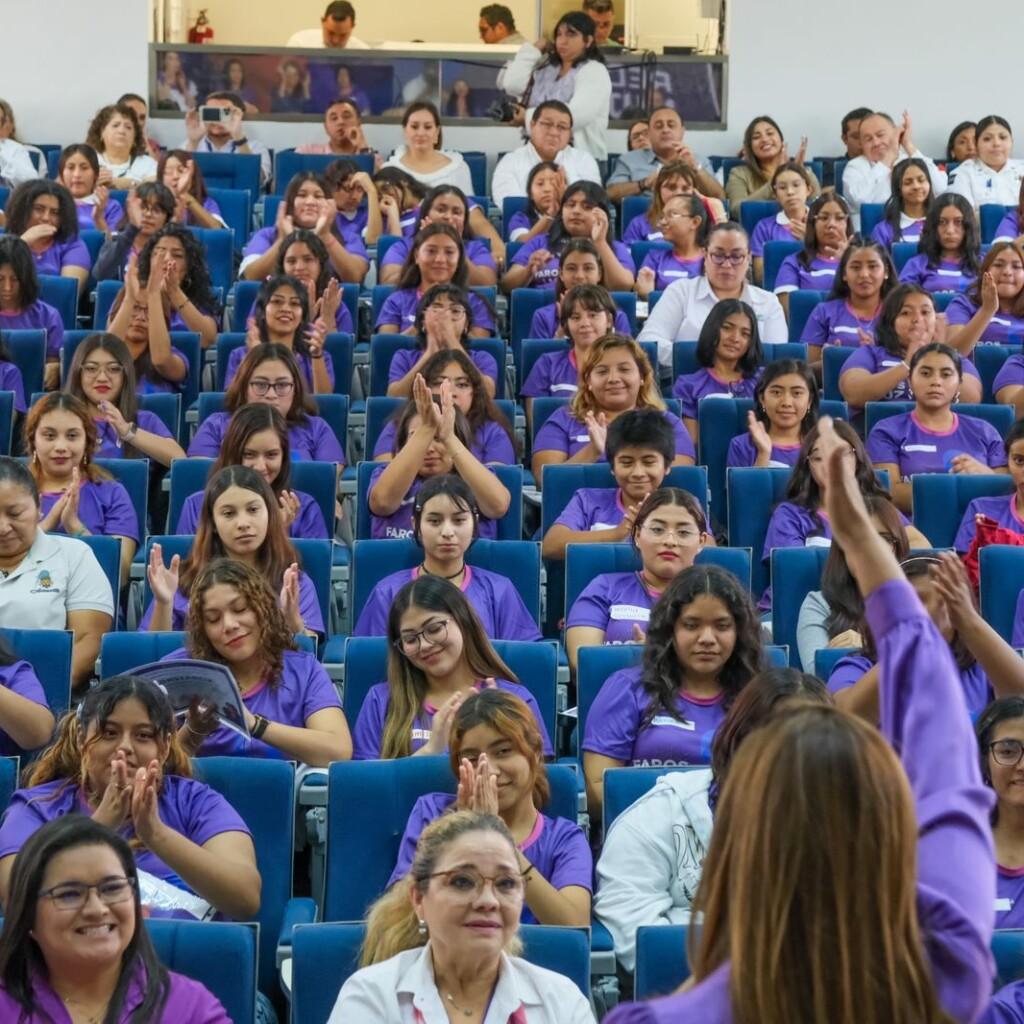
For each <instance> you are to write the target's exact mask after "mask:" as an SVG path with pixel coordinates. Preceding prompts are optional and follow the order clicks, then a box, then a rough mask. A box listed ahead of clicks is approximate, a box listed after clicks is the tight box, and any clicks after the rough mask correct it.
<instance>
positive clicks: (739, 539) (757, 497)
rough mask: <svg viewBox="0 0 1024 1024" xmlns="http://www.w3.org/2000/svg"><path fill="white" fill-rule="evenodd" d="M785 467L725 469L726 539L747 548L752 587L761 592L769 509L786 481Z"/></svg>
mask: <svg viewBox="0 0 1024 1024" xmlns="http://www.w3.org/2000/svg"><path fill="white" fill-rule="evenodd" d="M789 474H790V471H789V470H788V469H755V468H753V467H751V468H748V467H745V466H744V467H735V466H734V467H733V468H731V469H729V470H728V472H727V473H726V481H725V487H726V495H727V497H726V507H727V510H728V516H727V522H728V534H729V543H730V544H731V545H732V546H733V547H742V548H750V561H751V566H750V570H751V587H752V589H753V592H754V593H755V594H760V593H761V592H762V591H763V590H764V588H765V587H766V586H768V568H767V567H766V566H765V565H764V563H763V562H762V561H761V554H762V552H763V551H764V538H765V534H766V533H767V532H768V522H769V520H770V519H771V516H772V510H773V509H774V508H775V506H776V505H777V504H778V503H779V502H780V501H781V500H782V498H783V495H784V494H785V492H786V486H787V485H788V483H789Z"/></svg>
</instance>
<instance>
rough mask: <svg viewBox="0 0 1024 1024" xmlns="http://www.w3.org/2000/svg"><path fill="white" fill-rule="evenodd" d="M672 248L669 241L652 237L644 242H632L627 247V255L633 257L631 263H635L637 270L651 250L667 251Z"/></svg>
mask: <svg viewBox="0 0 1024 1024" xmlns="http://www.w3.org/2000/svg"><path fill="white" fill-rule="evenodd" d="M671 248H672V243H671V242H665V241H663V240H661V239H657V238H652V239H649V240H647V241H644V242H633V243H631V244H630V247H629V255H630V256H632V257H633V263H634V264H635V265H636V269H637V270H639V269H640V268H641V267H642V266H643V263H644V260H645V259H647V256H648V254H649V253H652V252H658V251H661V252H667V251H668V250H669V249H671Z"/></svg>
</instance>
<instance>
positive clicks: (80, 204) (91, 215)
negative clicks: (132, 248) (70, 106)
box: [57, 142, 125, 236]
mask: <svg viewBox="0 0 1024 1024" xmlns="http://www.w3.org/2000/svg"><path fill="white" fill-rule="evenodd" d="M101 177H102V183H101ZM109 179H110V172H109V171H108V172H107V173H106V175H105V176H101V172H100V161H99V158H98V157H97V156H96V150H95V149H93V148H92V146H89V145H87V144H86V143H84V142H78V143H75V144H74V145H72V146H65V147H64V148H63V149H62V150H61V151H60V160H59V161H58V162H57V180H58V181H59V182H60V183H61V184H62V185H63V186H64V187H65V188H66V189H67V190H68V191H69V192H70V193H71V198H72V199H73V200H74V201H75V211H76V214H77V216H78V230H79V231H102V232H103V234H105V235H108V236H109V235H111V234H113V233H114V232H115V231H118V230H120V228H121V225H122V223H123V222H124V220H125V212H124V207H123V206H122V205H121V204H120V203H119V202H118V201H117V200H116V199H111V198H110V185H109Z"/></svg>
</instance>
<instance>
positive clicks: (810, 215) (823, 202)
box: [796, 192, 854, 270]
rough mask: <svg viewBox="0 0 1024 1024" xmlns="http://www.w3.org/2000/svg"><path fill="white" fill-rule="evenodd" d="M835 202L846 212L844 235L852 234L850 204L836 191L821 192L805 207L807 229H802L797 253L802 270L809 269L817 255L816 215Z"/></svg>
mask: <svg viewBox="0 0 1024 1024" xmlns="http://www.w3.org/2000/svg"><path fill="white" fill-rule="evenodd" d="M829 203H835V204H836V206H838V207H839V209H840V210H842V211H843V213H845V214H846V237H847V238H851V237H852V236H853V233H854V232H853V214H852V213H851V212H850V204H849V203H848V202H847V201H846V200H845V199H844V198H843V197H842V196H841V195H839V193H838V192H822V193H821V195H820V196H818V197H817V198H816V199H815V200H814V202H812V203H811V205H810V206H809V207H808V209H807V230H806V231H804V247H803V248H802V249H801V250H800V252H798V253H797V257H796V259H797V262H798V263H800V264H801V265H802V266H803V268H804V270H810V269H811V263H812V262H813V260H814V259H816V258H817V255H818V220H817V218H818V215H819V214H820V213H821V211H822V210H823V209H824V208H825V207H826V206H827V205H828V204H829Z"/></svg>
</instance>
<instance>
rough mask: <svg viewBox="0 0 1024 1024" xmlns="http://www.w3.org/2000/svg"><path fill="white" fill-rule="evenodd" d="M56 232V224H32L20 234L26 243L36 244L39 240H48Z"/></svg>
mask: <svg viewBox="0 0 1024 1024" xmlns="http://www.w3.org/2000/svg"><path fill="white" fill-rule="evenodd" d="M55 234H57V225H56V224H33V225H32V227H30V228H27V229H26V230H25V231H24V233H23V234H22V236H21V240H22V241H23V242H24V243H25V244H26V245H36V244H38V243H39V242H49V241H50V240H51V239H52V238H53V236H54V235H55Z"/></svg>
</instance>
